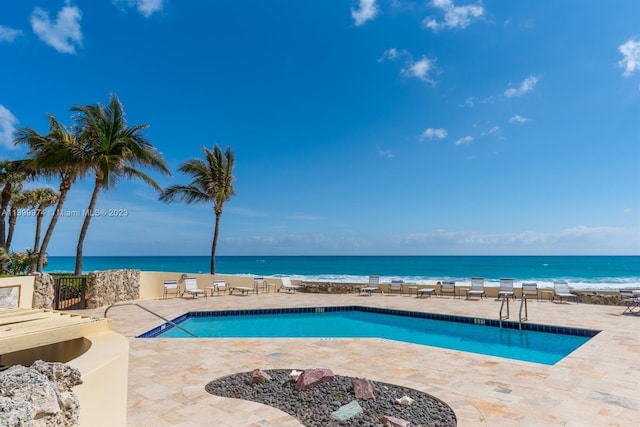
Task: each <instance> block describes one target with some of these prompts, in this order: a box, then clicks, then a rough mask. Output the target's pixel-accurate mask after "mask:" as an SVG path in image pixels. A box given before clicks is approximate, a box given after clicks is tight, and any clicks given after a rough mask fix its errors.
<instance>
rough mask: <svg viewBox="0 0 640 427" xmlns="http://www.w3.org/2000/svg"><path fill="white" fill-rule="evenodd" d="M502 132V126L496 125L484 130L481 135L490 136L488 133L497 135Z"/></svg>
mask: <svg viewBox="0 0 640 427" xmlns="http://www.w3.org/2000/svg"><path fill="white" fill-rule="evenodd" d="M499 133H500V126H494V127H492V128H491V129H489V130H486V131H484V132H482V133H481V134H480V135H482V136H488V135H497V134H499Z"/></svg>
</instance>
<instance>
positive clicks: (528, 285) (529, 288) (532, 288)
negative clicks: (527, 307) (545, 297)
mask: <svg viewBox="0 0 640 427" xmlns="http://www.w3.org/2000/svg"><path fill="white" fill-rule="evenodd" d="M530 296H534V297H536V299H537V300H540V294H539V293H538V284H537V283H535V282H523V283H522V298H528V297H530Z"/></svg>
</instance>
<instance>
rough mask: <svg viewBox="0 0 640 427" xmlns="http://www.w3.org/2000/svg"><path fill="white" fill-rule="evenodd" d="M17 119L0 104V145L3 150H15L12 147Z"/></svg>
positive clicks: (13, 146)
mask: <svg viewBox="0 0 640 427" xmlns="http://www.w3.org/2000/svg"><path fill="white" fill-rule="evenodd" d="M17 124H18V119H17V118H16V116H14V115H13V113H11V111H9V110H8V109H7V108H6V107H5V106H4V105H2V104H0V145H2V146H3V147H5V148H11V149H14V148H16V147H15V145H13V132H14V131H15V130H16V125H17Z"/></svg>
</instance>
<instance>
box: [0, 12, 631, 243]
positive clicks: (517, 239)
mask: <svg viewBox="0 0 640 427" xmlns="http://www.w3.org/2000/svg"><path fill="white" fill-rule="evenodd" d="M639 18H640V2H638V1H637V0H618V1H615V2H605V1H590V2H582V1H568V0H567V1H554V2H551V1H546V2H545V1H534V0H529V1H527V0H521V1H511V2H506V1H483V2H480V1H466V0H434V1H402V0H344V1H326V0H308V1H296V0H279V1H275V0H274V1H264V0H254V1H241V0H229V1H196V0H192V1H177V0H113V1H111V0H76V1H63V0H35V1H31V0H23V1H19V2H17V1H9V0H2V1H0V58H1V59H2V61H1V62H2V66H1V67H0V156H1V157H9V158H20V157H22V156H23V155H24V149H22V148H18V149H16V148H15V147H13V146H12V137H11V134H12V132H13V130H14V129H15V128H18V127H20V126H28V127H32V128H35V129H37V130H38V131H40V132H43V133H44V132H46V131H47V120H46V116H45V113H47V112H49V113H52V114H54V115H55V116H56V117H57V118H58V119H59V120H60V121H61V122H63V123H65V124H71V123H72V122H71V119H70V113H69V108H70V107H72V106H73V105H85V104H92V103H96V102H101V103H106V102H108V99H109V94H110V93H115V94H117V95H118V96H119V97H120V99H121V101H122V103H123V105H124V108H125V111H126V113H127V119H128V121H129V123H130V124H131V125H138V124H143V123H146V124H149V125H150V127H149V128H148V129H147V130H146V131H145V135H146V136H147V137H148V138H149V139H150V140H151V142H152V143H153V144H154V145H155V146H156V147H157V148H158V149H159V150H160V151H162V153H163V154H164V155H165V157H166V159H167V162H168V163H169V165H170V167H171V169H172V170H173V171H174V174H173V176H172V177H165V176H156V178H157V181H158V182H159V183H160V184H161V185H162V186H163V187H165V186H168V185H170V184H172V183H178V182H180V183H186V182H187V180H186V178H185V177H184V176H182V175H180V174H179V173H178V172H175V171H176V169H177V168H178V166H179V165H180V164H181V163H182V162H183V161H185V160H187V159H190V158H194V157H199V156H201V153H202V152H201V146H202V145H205V146H207V147H212V146H213V144H215V143H217V144H219V145H220V146H222V147H223V148H224V147H226V146H231V147H232V148H233V149H234V151H235V152H236V158H237V164H236V169H235V176H236V184H235V187H236V192H237V195H236V196H235V197H234V198H233V199H232V200H231V201H229V202H228V203H227V204H226V205H225V209H224V213H223V216H222V223H221V236H220V241H219V244H218V254H219V255H290V254H291V255H322V254H328V255H331V254H334V255H350V254H363V255H367V254H373V255H375V254H392V255H393V254H398V255H404V254H417V255H456V254H469V255H475V254H487V255H494V254H496V255H501V254H525V255H526V254H560V255H563V254H640V197H639V196H640V191H639V190H640V20H639ZM41 184H43V183H38V185H41ZM33 185H35V184H33ZM49 185H51V186H53V187H54V188H57V185H58V183H57V182H51V183H49ZM92 185H93V182H92V180H91V179H86V180H84V181H82V182H79V183H78V184H77V185H76V186H75V187H73V188H72V190H71V192H70V193H69V199H68V202H67V204H66V208H67V209H68V210H69V211H71V212H73V211H74V210H76V211H78V210H81V209H83V208H85V207H86V206H87V205H88V201H89V197H90V192H91V189H92ZM98 207H99V208H101V209H107V210H126V212H127V216H118V217H104V218H94V219H93V221H92V224H91V228H90V229H89V233H88V235H87V239H86V241H85V246H84V247H85V254H86V255H207V254H209V253H210V245H211V237H212V230H213V223H214V221H213V210H212V207H211V206H208V205H191V206H187V205H182V204H171V205H167V204H164V203H161V202H159V201H158V200H157V194H155V192H154V191H153V190H152V189H151V188H149V187H147V186H144V185H143V184H142V183H139V182H135V181H130V182H122V183H121V184H120V186H119V187H118V188H117V190H115V191H113V192H110V193H102V194H101V196H100V200H99V206H98ZM121 212H122V211H121ZM79 229H80V218H74V217H64V218H62V219H61V220H60V221H59V223H58V227H57V228H56V232H55V233H54V236H53V240H52V242H51V244H50V246H49V254H50V255H73V254H74V253H75V246H76V242H77V236H78V232H79ZM16 232H17V236H16V237H15V238H14V249H16V250H21V249H23V248H26V247H28V246H30V245H31V242H32V239H33V223H32V219H31V218H28V217H23V218H20V220H19V222H18V225H17V231H16Z"/></svg>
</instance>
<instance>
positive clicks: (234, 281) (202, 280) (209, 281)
mask: <svg viewBox="0 0 640 427" xmlns="http://www.w3.org/2000/svg"><path fill="white" fill-rule="evenodd" d="M185 277H195V278H196V279H197V281H198V288H200V289H205V288H207V287H209V286H212V285H213V281H214V280H224V281H225V282H227V283H229V285H230V286H246V287H250V288H252V287H253V276H229V275H224V274H191V273H189V274H184V273H167V272H159V271H142V272H140V299H154V298H162V296H163V293H164V281H165V280H176V281H177V282H178V286H180V289H181V290H182V291H184V278H185ZM265 280H266V281H267V283H274V284H276V289H277V288H279V287H280V286H282V281H281V280H280V279H275V278H266V279H265ZM170 297H173V295H171V296H170Z"/></svg>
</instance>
